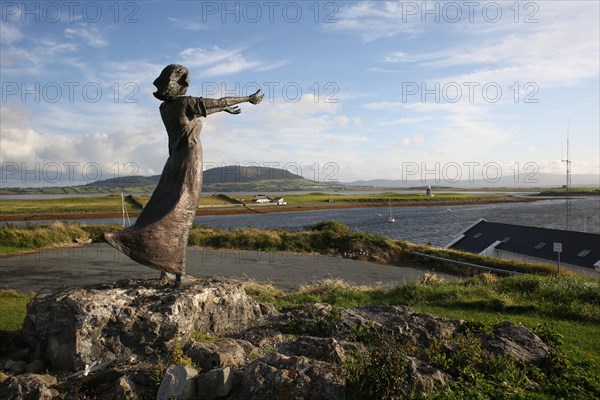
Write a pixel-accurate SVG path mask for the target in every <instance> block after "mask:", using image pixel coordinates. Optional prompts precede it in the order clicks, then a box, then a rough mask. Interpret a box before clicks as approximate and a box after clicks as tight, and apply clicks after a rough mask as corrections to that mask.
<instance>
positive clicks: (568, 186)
mask: <svg viewBox="0 0 600 400" xmlns="http://www.w3.org/2000/svg"><path fill="white" fill-rule="evenodd" d="M570 122H571V121H570V118H569V119H567V155H566V158H565V159H562V158H564V157H561V161H562V162H564V163H566V164H567V184H566V185H565V204H566V207H567V209H566V219H567V221H566V230H569V229H570V228H571V193H570V192H571V153H570V149H569V125H570Z"/></svg>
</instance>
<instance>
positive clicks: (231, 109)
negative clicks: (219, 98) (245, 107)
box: [223, 106, 242, 114]
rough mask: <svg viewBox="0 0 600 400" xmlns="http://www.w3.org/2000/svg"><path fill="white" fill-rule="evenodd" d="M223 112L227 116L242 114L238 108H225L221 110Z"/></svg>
mask: <svg viewBox="0 0 600 400" xmlns="http://www.w3.org/2000/svg"><path fill="white" fill-rule="evenodd" d="M223 111H225V112H226V113H229V114H239V113H241V112H242V110H240V108H239V107H238V106H232V107H225V108H223Z"/></svg>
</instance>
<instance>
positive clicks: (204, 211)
mask: <svg viewBox="0 0 600 400" xmlns="http://www.w3.org/2000/svg"><path fill="white" fill-rule="evenodd" d="M538 200H539V199H532V198H525V197H504V198H496V199H489V200H486V199H479V200H471V201H469V200H459V201H431V202H425V201H412V202H404V203H395V204H392V207H394V208H395V207H449V206H462V205H476V204H477V205H479V204H500V203H529V202H533V201H538ZM387 206H388V204H387V203H327V204H310V205H302V206H289V205H288V206H275V205H273V206H255V205H253V206H251V207H244V206H228V207H218V208H217V207H206V208H200V209H198V211H197V212H196V216H203V215H233V214H267V213H275V212H303V211H318V210H332V209H346V208H375V207H387ZM139 214H140V212H139V211H129V217H137V216H138V215H139ZM121 217H122V213H121V212H89V213H86V212H73V213H47V214H5V215H0V222H10V221H54V220H69V219H103V218H121Z"/></svg>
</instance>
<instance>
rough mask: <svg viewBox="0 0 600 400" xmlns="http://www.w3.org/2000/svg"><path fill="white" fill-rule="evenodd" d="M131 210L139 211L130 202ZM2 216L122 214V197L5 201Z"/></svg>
mask: <svg viewBox="0 0 600 400" xmlns="http://www.w3.org/2000/svg"><path fill="white" fill-rule="evenodd" d="M126 203H128V204H127V208H128V209H129V210H134V209H139V207H138V206H137V205H135V204H134V203H133V202H131V201H130V200H127V201H126ZM0 204H1V207H0V210H1V214H48V213H81V212H108V211H112V212H120V211H121V210H122V208H121V195H120V194H112V195H108V196H90V197H67V198H58V199H34V200H5V201H2V202H0Z"/></svg>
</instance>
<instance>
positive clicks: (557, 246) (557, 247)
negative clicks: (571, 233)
mask: <svg viewBox="0 0 600 400" xmlns="http://www.w3.org/2000/svg"><path fill="white" fill-rule="evenodd" d="M554 251H555V252H556V253H562V243H554Z"/></svg>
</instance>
